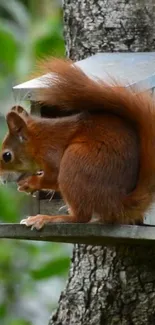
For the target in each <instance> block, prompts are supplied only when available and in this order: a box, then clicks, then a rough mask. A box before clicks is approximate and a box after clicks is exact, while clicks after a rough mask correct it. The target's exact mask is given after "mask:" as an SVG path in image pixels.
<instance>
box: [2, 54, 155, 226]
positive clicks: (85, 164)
mask: <svg viewBox="0 0 155 325" xmlns="http://www.w3.org/2000/svg"><path fill="white" fill-rule="evenodd" d="M47 68H48V72H49V75H48V77H47V80H46V82H47V84H48V85H47V86H48V87H46V88H42V89H40V91H39V92H38V94H37V96H38V100H39V101H40V102H41V103H43V104H44V105H46V107H49V110H50V107H51V106H53V105H56V107H58V109H59V110H64V111H68V112H70V113H73V114H72V115H70V116H66V117H59V118H53V119H52V118H48V119H46V118H40V117H35V116H32V115H30V114H28V113H27V112H26V111H25V110H24V109H23V108H22V107H20V106H14V107H13V108H12V109H11V110H10V111H9V113H8V114H7V116H6V121H7V124H8V134H7V135H6V136H5V139H4V140H3V144H2V149H1V153H0V174H1V177H2V178H5V177H6V176H5V175H6V174H7V173H8V172H9V173H10V172H18V176H19V175H20V176H21V175H22V174H23V173H26V172H29V173H30V174H31V175H30V176H28V177H26V178H20V177H19V179H17V184H18V190H19V191H25V192H33V191H36V190H40V189H52V190H56V191H60V193H61V195H62V197H63V199H64V200H65V202H66V204H67V205H68V206H69V210H70V214H69V215H56V216H48V215H37V216H30V217H28V218H27V219H24V220H22V221H21V223H23V224H25V225H26V226H31V227H35V228H36V229H40V228H42V227H43V226H44V225H45V224H46V223H49V222H81V223H87V222H91V220H92V215H95V216H96V217H97V221H98V222H102V223H123V224H125V223H132V224H134V223H136V222H137V221H139V220H140V221H143V216H144V213H145V212H146V211H148V209H149V207H150V206H151V204H152V203H153V201H154V193H155V154H154V152H155V104H154V102H153V99H152V98H151V95H149V94H147V93H146V92H143V93H142V92H141V93H139V92H136V91H134V90H133V89H129V88H126V87H124V86H122V85H120V84H111V85H110V84H106V83H105V82H103V81H101V80H98V79H96V80H93V79H91V78H89V77H88V76H87V75H86V74H85V73H84V72H83V71H82V70H81V69H80V68H79V67H77V66H76V65H75V64H74V63H71V62H70V61H68V60H63V59H62V60H57V59H53V60H52V61H51V62H50V63H48V64H47ZM38 171H42V172H39V173H38Z"/></svg>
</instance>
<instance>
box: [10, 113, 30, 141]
mask: <svg viewBox="0 0 155 325" xmlns="http://www.w3.org/2000/svg"><path fill="white" fill-rule="evenodd" d="M6 121H7V124H8V128H9V131H10V133H12V134H16V135H17V136H19V139H20V140H24V139H25V140H26V139H27V131H28V129H27V124H26V122H25V120H24V119H23V118H22V117H21V116H20V115H18V114H17V113H16V112H14V111H11V112H9V113H8V114H7V116H6Z"/></svg>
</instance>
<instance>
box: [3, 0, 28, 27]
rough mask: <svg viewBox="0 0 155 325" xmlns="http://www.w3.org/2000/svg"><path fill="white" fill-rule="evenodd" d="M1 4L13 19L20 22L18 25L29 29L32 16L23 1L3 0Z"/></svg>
mask: <svg viewBox="0 0 155 325" xmlns="http://www.w3.org/2000/svg"><path fill="white" fill-rule="evenodd" d="M0 6H1V7H2V8H3V9H5V10H6V11H7V12H8V13H9V14H10V15H11V17H12V18H13V20H14V21H15V22H16V23H18V24H19V26H18V27H20V28H23V29H27V27H28V25H29V22H30V17H29V13H28V11H27V9H26V7H25V6H24V5H23V3H22V2H21V1H17V0H11V1H7V0H1V2H0Z"/></svg>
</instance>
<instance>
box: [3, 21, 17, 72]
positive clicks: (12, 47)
mask: <svg viewBox="0 0 155 325" xmlns="http://www.w3.org/2000/svg"><path fill="white" fill-rule="evenodd" d="M0 29H1V25H0ZM0 44H1V50H0V71H1V73H3V74H4V73H5V74H8V73H9V74H10V73H11V72H12V71H14V68H15V62H16V55H17V46H16V44H15V42H14V39H13V37H12V36H11V34H9V33H6V32H4V31H2V30H0Z"/></svg>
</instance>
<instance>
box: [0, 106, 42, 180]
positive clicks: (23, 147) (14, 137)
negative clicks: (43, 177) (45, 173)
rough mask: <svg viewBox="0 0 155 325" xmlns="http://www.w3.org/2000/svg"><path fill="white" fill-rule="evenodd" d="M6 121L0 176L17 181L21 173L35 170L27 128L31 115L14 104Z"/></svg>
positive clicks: (0, 153) (0, 160) (0, 156)
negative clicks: (6, 128) (6, 130)
mask: <svg viewBox="0 0 155 325" xmlns="http://www.w3.org/2000/svg"><path fill="white" fill-rule="evenodd" d="M6 121H7V125H8V133H7V134H6V136H5V138H4V140H3V143H2V148H1V151H0V177H1V180H2V181H8V180H10V181H12V180H13V181H17V180H18V179H19V178H20V177H21V176H22V175H23V174H25V173H27V172H29V173H33V172H35V171H36V170H37V167H36V163H35V161H34V159H33V155H31V151H32V141H31V136H30V134H29V128H28V125H29V123H30V121H31V117H30V115H29V114H28V113H27V111H26V110H24V109H23V108H22V107H21V106H14V107H13V108H12V109H11V111H10V112H9V113H8V114H7V116H6ZM30 142H31V143H30Z"/></svg>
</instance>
